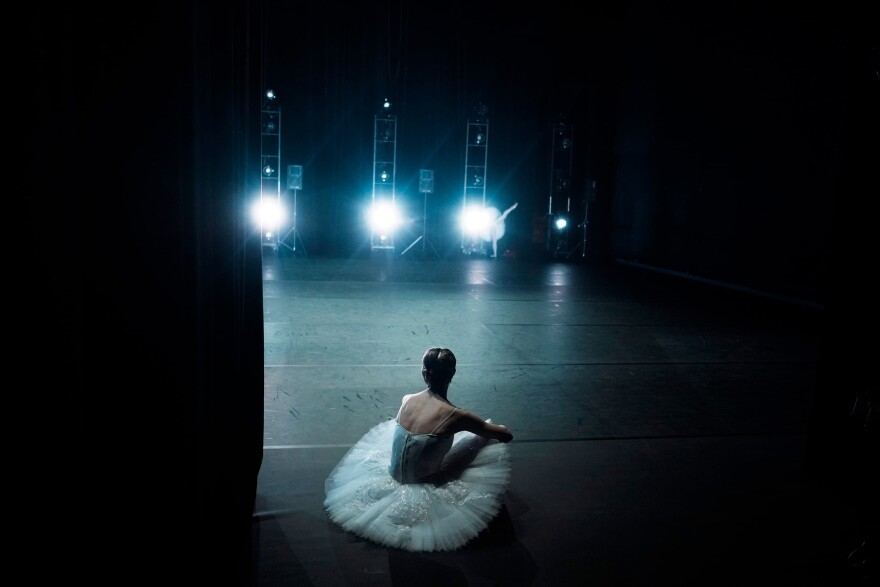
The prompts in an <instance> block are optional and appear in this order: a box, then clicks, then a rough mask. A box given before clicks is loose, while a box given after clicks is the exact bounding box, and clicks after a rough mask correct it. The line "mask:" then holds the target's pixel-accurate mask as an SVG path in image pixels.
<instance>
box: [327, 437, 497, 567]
mask: <svg viewBox="0 0 880 587" xmlns="http://www.w3.org/2000/svg"><path fill="white" fill-rule="evenodd" d="M396 425H397V423H396V421H395V420H387V421H385V422H382V423H381V424H378V425H376V426H374V427H373V428H372V429H370V430H369V431H368V432H367V433H366V434H364V436H363V437H361V439H360V440H358V442H357V443H356V444H355V445H354V446H352V447H351V448H350V449H349V450H348V452H347V453H346V454H345V455H344V456H343V457H342V459H341V460H340V461H339V463H338V464H337V465H336V467H335V468H334V469H333V471H331V473H330V475H329V476H328V477H327V480H326V482H325V485H324V493H325V499H324V509H325V510H326V512H327V515H328V516H329V517H330V519H331V520H333V521H334V522H335V523H337V524H338V525H339V526H341V527H342V528H344V529H345V530H347V531H349V532H351V533H353V534H356V535H358V536H360V537H362V538H366V539H368V540H371V541H373V542H375V543H377V544H381V545H383V546H389V547H392V548H400V549H403V550H409V551H413V552H430V551H445V550H455V549H457V548H460V547H461V546H463V545H464V544H466V543H467V542H468V541H470V540H471V539H473V538H475V537H476V536H477V535H478V534H479V533H480V532H481V531H483V530H484V529H485V528H486V527H487V526H488V525H489V522H490V521H492V519H493V518H494V517H495V516H496V515H497V514H498V512H499V510H500V509H501V505H502V501H503V499H504V493H505V491H506V490H507V485H508V483H509V482H510V457H509V451H508V447H507V445H506V444H504V443H500V442H497V441H487V440H486V439H484V438H481V437H480V436H477V435H475V434H471V433H470V432H459V433H457V434H456V435H455V437H454V440H453V444H452V448H451V449H450V450H449V452H448V453H447V455H446V458H445V459H444V461H443V470H442V480H438V481H437V482H432V483H411V484H402V483H399V482H397V481H395V480H394V478H392V477H391V475H390V474H389V473H388V464H389V463H390V462H391V444H392V438H393V435H394V428H395V426H396Z"/></svg>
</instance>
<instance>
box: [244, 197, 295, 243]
mask: <svg viewBox="0 0 880 587" xmlns="http://www.w3.org/2000/svg"><path fill="white" fill-rule="evenodd" d="M251 217H252V218H253V220H254V222H255V223H256V224H257V225H258V226H259V227H260V228H261V229H262V230H263V231H264V232H267V236H269V233H271V232H274V231H275V230H278V228H279V227H280V226H281V224H282V223H283V222H284V219H285V218H286V217H287V212H286V210H285V209H284V206H282V205H281V202H280V201H279V200H278V198H273V197H264V198H260V199H259V200H257V201H256V202H254V204H253V205H252V206H251Z"/></svg>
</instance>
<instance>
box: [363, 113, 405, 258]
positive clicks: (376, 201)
mask: <svg viewBox="0 0 880 587" xmlns="http://www.w3.org/2000/svg"><path fill="white" fill-rule="evenodd" d="M396 180H397V116H396V115H395V114H394V113H393V112H392V111H391V102H390V101H389V100H388V99H387V98H386V99H385V101H384V102H383V103H382V108H381V109H380V111H379V112H378V113H377V114H376V115H375V117H374V118H373V199H372V202H371V205H370V248H371V250H372V251H376V250H383V249H388V250H391V251H393V250H394V230H395V229H396V228H397V224H398V221H399V219H398V217H397V202H396V198H397V194H396V193H395V187H394V185H395V181H396Z"/></svg>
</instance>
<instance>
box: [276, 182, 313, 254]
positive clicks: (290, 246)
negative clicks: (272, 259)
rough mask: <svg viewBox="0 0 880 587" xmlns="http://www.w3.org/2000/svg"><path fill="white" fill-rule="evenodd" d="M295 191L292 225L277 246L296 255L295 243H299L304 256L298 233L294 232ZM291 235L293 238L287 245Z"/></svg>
mask: <svg viewBox="0 0 880 587" xmlns="http://www.w3.org/2000/svg"><path fill="white" fill-rule="evenodd" d="M297 191H298V190H296V189H295V188H294V190H293V225H292V226H291V227H290V230H288V231H287V234H285V235H284V238H282V239H281V241H280V243H279V244H282V245H284V246H285V247H287V248H288V249H289V250H290V251H292V252H293V253H294V254H296V241H297V240H298V241H299V246H300V248H301V249H302V252H303V254H304V255H306V254H307V253H306V247H305V245H304V244H303V242H302V238H300V236H299V233H298V232H297V230H296V192H297ZM291 234H293V238H292V239H291V241H290V244H287V238H288V237H289V236H290V235H291Z"/></svg>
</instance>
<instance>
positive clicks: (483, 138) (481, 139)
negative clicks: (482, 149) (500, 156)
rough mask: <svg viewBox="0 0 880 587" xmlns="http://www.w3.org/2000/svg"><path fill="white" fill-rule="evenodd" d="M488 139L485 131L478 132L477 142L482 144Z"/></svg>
mask: <svg viewBox="0 0 880 587" xmlns="http://www.w3.org/2000/svg"><path fill="white" fill-rule="evenodd" d="M485 140H486V136H485V135H484V134H483V133H481V132H480V133H477V137H476V142H477V144H478V145H482V144H483V141H485Z"/></svg>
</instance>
